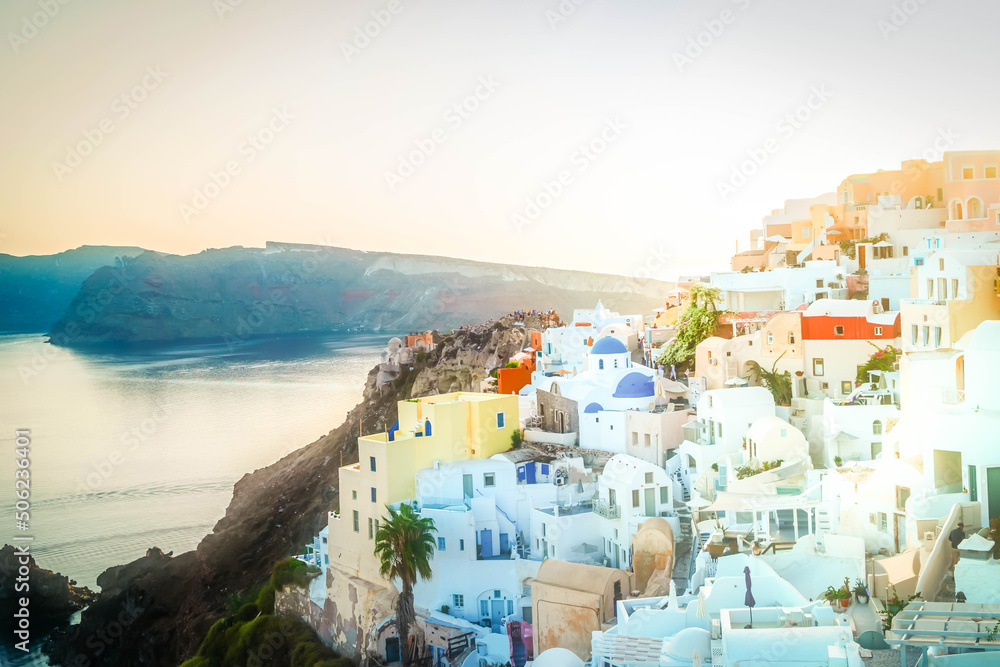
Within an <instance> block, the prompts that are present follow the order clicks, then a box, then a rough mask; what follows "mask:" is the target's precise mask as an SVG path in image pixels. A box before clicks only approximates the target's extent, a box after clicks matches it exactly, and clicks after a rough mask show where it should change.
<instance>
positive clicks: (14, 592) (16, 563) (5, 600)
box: [0, 545, 96, 637]
mask: <svg viewBox="0 0 1000 667" xmlns="http://www.w3.org/2000/svg"><path fill="white" fill-rule="evenodd" d="M24 559H25V557H24V555H22V554H21V553H20V552H19V550H18V548H16V547H13V546H10V545H4V547H3V548H2V549H0V627H2V628H3V629H4V631H5V634H6V636H8V637H9V636H10V634H9V630H10V629H11V626H12V625H13V619H14V612H15V611H17V610H18V609H19V608H20V605H19V604H18V599H19V598H21V597H26V596H27V597H30V600H31V605H30V607H29V611H30V613H31V622H32V630H33V631H34V633H40V632H42V631H44V630H46V629H47V628H50V627H52V626H53V625H56V624H58V623H64V622H65V621H66V620H67V619H68V618H69V617H70V616H71V615H72V614H73V613H75V612H77V611H79V610H80V609H82V608H83V607H85V606H86V605H87V604H89V603H90V602H92V601H93V600H94V599H95V597H96V596H95V595H94V592H93V591H91V590H90V589H88V588H86V587H78V586H76V585H75V584H76V582H75V581H70V579H69V578H68V577H64V576H63V575H61V574H59V573H58V572H52V571H51V570H46V569H43V568H41V567H39V566H38V564H37V563H35V559H34V557H32V556H30V555H29V556H28V557H27V559H26V560H27V563H24V562H22V560H24ZM22 567H27V573H28V576H27V582H26V583H27V584H28V586H29V587H30V590H29V591H28V592H25V591H24V590H19V589H18V584H19V583H20V584H22V585H23V584H24V583H25V581H24V575H23V570H22Z"/></svg>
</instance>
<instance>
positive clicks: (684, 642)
mask: <svg viewBox="0 0 1000 667" xmlns="http://www.w3.org/2000/svg"><path fill="white" fill-rule="evenodd" d="M695 651H698V657H699V658H702V659H705V658H706V657H708V656H710V655H712V633H711V632H709V631H708V630H706V629H705V628H684V629H683V630H681V631H680V632H678V633H677V634H676V635H674V636H673V637H671V638H670V642H669V643H668V644H667V650H666V652H667V654H668V655H670V656H672V657H674V658H681V659H682V660H690V659H691V655H692V653H694V652H695Z"/></svg>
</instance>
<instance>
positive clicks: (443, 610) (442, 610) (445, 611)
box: [441, 604, 451, 614]
mask: <svg viewBox="0 0 1000 667" xmlns="http://www.w3.org/2000/svg"><path fill="white" fill-rule="evenodd" d="M449 609H451V607H449V606H448V605H446V604H443V605H441V613H442V614H447V613H448V610H449Z"/></svg>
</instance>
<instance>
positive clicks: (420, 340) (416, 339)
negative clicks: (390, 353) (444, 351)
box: [403, 331, 434, 352]
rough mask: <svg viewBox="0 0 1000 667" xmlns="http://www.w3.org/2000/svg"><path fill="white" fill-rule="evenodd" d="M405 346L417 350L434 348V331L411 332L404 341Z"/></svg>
mask: <svg viewBox="0 0 1000 667" xmlns="http://www.w3.org/2000/svg"><path fill="white" fill-rule="evenodd" d="M403 346H404V347H408V348H411V349H412V350H414V351H416V352H427V351H429V350H433V349H434V332H433V331H425V332H423V333H421V334H409V335H407V336H406V338H405V339H404V341H403Z"/></svg>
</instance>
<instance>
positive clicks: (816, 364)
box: [813, 358, 823, 377]
mask: <svg viewBox="0 0 1000 667" xmlns="http://www.w3.org/2000/svg"><path fill="white" fill-rule="evenodd" d="M813 375H816V376H818V377H822V375H823V360H822V359H820V358H816V359H813Z"/></svg>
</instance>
